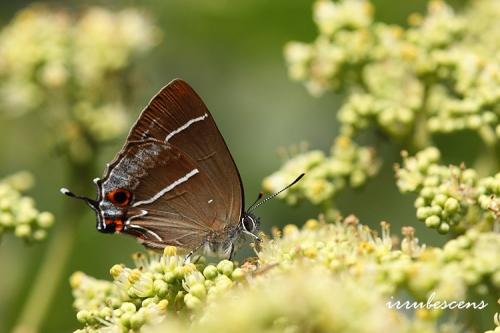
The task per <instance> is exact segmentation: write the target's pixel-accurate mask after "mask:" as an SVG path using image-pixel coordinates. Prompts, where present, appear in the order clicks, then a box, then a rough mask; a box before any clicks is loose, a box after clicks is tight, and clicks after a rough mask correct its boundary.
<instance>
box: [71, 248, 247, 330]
mask: <svg viewBox="0 0 500 333" xmlns="http://www.w3.org/2000/svg"><path fill="white" fill-rule="evenodd" d="M184 258H185V255H180V254H177V250H176V248H175V247H166V248H165V250H164V252H163V255H158V254H149V255H147V256H146V255H143V254H137V255H136V256H135V258H134V259H135V264H136V268H133V269H132V268H128V267H125V266H124V265H115V266H113V267H112V268H111V270H110V273H111V276H112V277H113V280H114V281H113V282H109V281H102V280H97V279H94V278H92V277H89V276H87V275H85V274H84V273H82V272H76V273H74V274H73V275H72V277H71V280H70V282H71V287H72V288H73V295H74V297H75V302H74V306H75V308H76V309H77V310H78V313H77V319H78V321H80V322H81V323H82V324H84V325H85V328H84V329H82V330H80V332H97V331H99V329H101V328H108V329H114V331H117V332H128V331H129V330H132V331H137V330H139V329H140V328H141V327H142V326H143V325H144V324H145V323H154V322H157V321H159V320H161V319H162V318H163V317H164V316H165V315H166V314H167V313H172V314H174V313H177V312H186V313H187V312H189V311H194V310H196V309H198V308H200V307H201V306H202V305H203V304H204V303H205V302H207V301H211V300H212V299H214V298H216V296H217V295H219V294H221V293H225V292H226V290H228V289H230V288H231V287H233V285H235V284H237V283H238V282H241V281H243V280H244V279H245V268H238V267H236V266H235V264H234V263H233V262H231V261H228V260H223V261H221V262H219V263H218V264H217V266H214V265H207V264H205V263H204V262H203V261H204V259H203V258H201V260H199V262H198V263H197V264H196V265H195V264H193V263H186V264H185V263H184ZM249 267H250V268H251V267H252V266H249Z"/></svg>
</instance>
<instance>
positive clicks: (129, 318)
mask: <svg viewBox="0 0 500 333" xmlns="http://www.w3.org/2000/svg"><path fill="white" fill-rule="evenodd" d="M403 236H404V237H403V239H402V241H401V242H400V243H399V244H400V245H399V246H397V243H395V242H394V238H393V237H391V235H390V230H389V224H388V223H386V222H382V233H381V236H377V234H376V233H375V232H374V231H373V230H371V229H369V228H368V227H367V226H364V225H361V224H359V222H358V220H357V219H356V218H355V217H354V216H349V217H347V218H346V219H345V220H344V221H343V222H339V223H332V224H326V223H324V222H321V221H318V220H316V219H311V220H309V221H307V222H306V223H305V226H304V227H303V228H302V229H299V228H298V227H296V226H295V225H288V226H286V227H285V228H284V229H283V231H282V232H275V237H274V239H272V240H267V241H265V242H264V243H263V244H262V250H261V251H260V252H259V253H258V260H257V262H254V263H250V262H247V263H245V264H244V265H243V266H241V268H235V264H234V263H233V262H230V261H227V260H223V261H221V262H219V263H218V265H217V266H213V265H205V264H203V263H201V264H198V265H194V264H186V265H184V264H183V260H184V258H183V257H182V256H178V255H177V254H176V251H175V249H174V248H171V247H168V248H166V249H165V252H164V254H163V256H159V255H151V256H149V257H145V256H143V257H138V258H136V265H137V266H138V268H136V269H130V268H126V267H124V266H122V265H116V266H114V267H113V268H112V269H111V275H112V276H113V278H114V282H108V281H99V280H95V279H93V278H91V277H87V276H85V275H84V274H83V273H75V274H74V275H73V277H72V279H71V284H72V287H73V290H74V295H75V297H76V300H75V307H76V308H77V309H78V310H79V312H78V314H77V317H78V319H79V320H80V321H81V322H83V323H84V324H85V325H86V328H85V329H84V330H82V332H93V331H95V330H97V329H99V328H105V327H106V328H113V329H115V331H118V332H124V331H129V330H130V331H138V330H139V328H140V327H142V326H143V324H149V325H148V326H149V327H148V328H143V330H144V331H145V332H159V331H160V330H163V331H176V332H187V331H189V332H216V331H221V330H224V331H232V330H238V331H242V332H277V331H280V332H281V331H292V332H301V331H305V330H306V326H307V327H309V328H310V327H311V326H310V325H313V326H312V327H315V328H316V329H315V331H318V332H332V331H335V332H383V331H384V330H385V331H387V330H388V329H390V331H398V332H400V331H408V332H437V331H438V330H437V329H436V327H435V320H436V318H437V317H439V316H440V315H441V314H442V312H441V311H438V310H433V309H419V310H418V311H417V312H416V314H415V318H413V320H411V321H407V320H406V319H404V316H402V313H400V312H397V311H396V310H395V309H389V308H388V307H387V306H386V305H385V303H386V302H387V300H388V299H389V297H390V296H391V295H394V294H395V293H397V292H405V293H407V294H410V295H412V296H413V297H414V298H415V299H417V300H424V299H426V297H428V296H429V295H430V294H431V293H434V294H435V295H436V296H435V297H436V299H439V300H442V301H452V300H466V299H467V296H468V295H467V291H468V290H470V289H475V290H476V291H477V292H478V293H480V294H481V295H488V294H498V292H499V291H500V235H499V234H498V233H493V232H489V233H479V232H477V231H475V230H470V231H468V232H467V233H466V234H465V235H462V236H460V237H458V238H457V239H455V240H452V241H450V242H448V243H447V244H446V246H445V247H444V248H443V249H441V248H432V247H425V246H422V245H420V244H419V241H418V239H417V238H416V237H415V235H414V231H413V228H411V227H405V228H404V229H403ZM239 281H244V282H245V283H244V286H245V287H244V288H238V287H236V288H234V286H238V285H240V286H242V285H243V284H241V283H237V282H239ZM332 295H335V297H332ZM293 299H300V303H297V302H296V301H295V302H294V301H292V300H293ZM194 309H196V310H197V311H192V310H194ZM235 309H238V311H235ZM226 313H229V314H230V315H229V316H226V315H223V314H226ZM381 315H383V316H384V318H387V321H386V320H384V321H380V320H377V318H380V316H381ZM163 317H166V318H167V319H166V320H165V321H164V322H163V323H162V324H160V326H158V327H156V324H157V323H158V322H159V321H161V319H162V318H163ZM353 318H357V320H355V321H353ZM393 319H394V321H393ZM304 325H306V326H304ZM223 328H225V329H223ZM443 331H444V330H443Z"/></svg>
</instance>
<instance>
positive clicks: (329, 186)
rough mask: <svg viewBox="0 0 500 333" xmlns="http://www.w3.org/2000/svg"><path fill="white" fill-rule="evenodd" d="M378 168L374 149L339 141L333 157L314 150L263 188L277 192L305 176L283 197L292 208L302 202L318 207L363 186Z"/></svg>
mask: <svg viewBox="0 0 500 333" xmlns="http://www.w3.org/2000/svg"><path fill="white" fill-rule="evenodd" d="M378 168H379V163H378V161H377V159H376V158H375V156H374V151H373V149H371V148H368V147H360V146H358V145H357V144H356V143H354V142H353V141H352V140H351V139H350V138H349V137H338V138H337V140H336V141H335V144H334V145H333V146H332V148H331V154H330V156H328V157H327V156H325V155H324V153H323V152H321V151H318V150H313V151H308V152H306V153H302V154H299V155H297V156H295V157H292V158H290V159H289V160H288V161H287V162H286V163H285V164H284V165H283V167H282V168H281V170H279V171H277V172H275V173H273V174H272V175H270V176H268V177H267V178H265V179H264V181H263V188H264V189H265V190H266V191H269V192H276V191H278V190H280V189H282V188H283V187H285V186H286V185H288V184H290V183H291V182H292V181H293V180H294V179H295V178H297V176H298V175H299V174H301V173H303V172H305V173H306V176H305V177H304V179H303V180H302V181H301V182H299V183H298V184H297V185H295V186H294V187H293V188H291V189H290V190H288V191H286V192H284V193H283V194H281V195H280V196H281V197H282V198H284V199H285V200H286V201H287V202H289V203H291V204H295V203H297V202H298V201H299V200H301V199H307V200H309V201H310V202H312V203H313V204H315V205H318V204H329V203H330V202H331V199H332V198H333V197H334V196H335V194H336V193H337V192H338V191H340V190H341V189H343V188H345V187H346V186H351V187H359V186H361V185H363V184H364V183H365V182H366V180H367V178H369V177H370V176H372V175H374V174H375V173H376V172H377V171H378Z"/></svg>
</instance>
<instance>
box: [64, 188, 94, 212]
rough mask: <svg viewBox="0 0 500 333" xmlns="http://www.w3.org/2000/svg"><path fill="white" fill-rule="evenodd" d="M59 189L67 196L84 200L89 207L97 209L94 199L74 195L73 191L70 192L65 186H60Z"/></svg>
mask: <svg viewBox="0 0 500 333" xmlns="http://www.w3.org/2000/svg"><path fill="white" fill-rule="evenodd" d="M60 191H61V193H62V194H64V195H67V196H68V197H71V198H75V199H79V200H83V201H85V202H86V203H87V204H88V205H89V206H90V207H92V208H94V209H98V208H99V203H98V202H97V201H95V200H92V199H90V198H87V197H84V196H80V195H76V194H74V193H73V192H71V191H70V190H68V189H67V188H64V187H63V188H61V189H60Z"/></svg>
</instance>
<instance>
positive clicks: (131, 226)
mask: <svg viewBox="0 0 500 333" xmlns="http://www.w3.org/2000/svg"><path fill="white" fill-rule="evenodd" d="M302 176H303V174H302V175H300V176H299V177H298V178H297V179H296V180H295V181H294V182H293V183H291V184H290V185H288V186H287V187H285V188H284V189H282V190H281V191H279V192H277V193H275V194H273V195H272V196H269V197H267V198H266V199H264V200H261V199H262V197H263V195H262V193H261V194H259V197H258V198H257V200H256V201H255V202H254V203H253V204H252V205H251V206H250V207H249V209H247V210H246V211H245V210H244V191H243V185H242V181H241V177H240V174H239V171H238V168H237V167H236V164H235V162H234V160H233V158H232V156H231V154H230V152H229V149H228V147H227V145H226V143H225V141H224V138H223V137H222V135H221V133H220V132H219V130H218V128H217V125H216V123H215V121H214V118H213V117H212V115H211V114H210V112H209V111H208V109H207V107H206V106H205V104H204V103H203V101H202V99H201V98H200V97H199V96H198V94H197V93H196V92H195V91H194V90H193V88H191V86H189V84H188V83H186V82H185V81H183V80H181V79H175V80H173V81H171V82H170V83H169V84H167V85H166V86H165V87H164V88H163V89H161V90H160V92H159V93H158V94H156V95H155V96H154V97H153V99H152V100H151V101H150V102H149V104H148V105H147V106H146V108H145V109H144V110H143V111H142V113H141V114H140V116H139V118H138V119H137V121H136V122H135V124H134V125H133V126H132V129H131V130H130V132H129V134H128V137H127V139H126V142H125V144H124V146H123V147H122V149H121V150H120V151H119V152H118V154H117V155H116V157H115V158H114V159H113V161H112V162H110V163H109V164H108V165H107V167H106V169H105V171H104V176H103V177H102V178H96V179H94V183H95V184H96V187H97V198H96V199H95V200H93V199H90V198H87V197H84V196H78V195H75V194H74V193H72V192H71V191H69V190H68V189H65V188H62V189H61V192H62V193H63V194H65V195H68V196H70V197H74V198H77V199H81V200H84V201H85V202H86V203H87V204H88V205H89V206H90V207H91V208H92V209H93V210H94V211H95V213H96V216H97V224H96V228H97V230H98V231H100V232H103V233H123V234H128V235H132V236H134V237H136V238H137V239H138V240H139V241H140V242H142V243H143V244H144V245H145V246H146V247H148V248H153V249H162V248H164V247H165V246H168V245H171V246H177V247H180V248H183V249H187V250H188V251H190V252H189V254H188V257H190V256H191V255H192V254H193V253H196V252H198V251H201V252H202V253H203V254H205V255H209V256H217V257H221V258H232V256H233V254H234V252H235V250H236V248H237V247H239V244H240V243H242V242H243V241H244V238H245V237H246V236H248V237H250V238H252V239H253V240H255V241H258V242H260V238H259V237H258V235H257V234H258V231H259V228H260V219H259V218H258V217H256V216H255V215H254V214H253V213H252V212H253V210H254V209H255V208H256V207H258V206H259V205H260V204H262V203H263V202H265V201H267V200H269V199H271V198H272V197H274V196H276V195H278V194H279V193H281V192H282V191H284V190H286V189H287V188H289V187H291V186H293V185H294V184H295V183H296V182H297V181H298V180H299V179H300V178H301V177H302Z"/></svg>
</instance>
